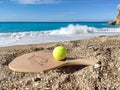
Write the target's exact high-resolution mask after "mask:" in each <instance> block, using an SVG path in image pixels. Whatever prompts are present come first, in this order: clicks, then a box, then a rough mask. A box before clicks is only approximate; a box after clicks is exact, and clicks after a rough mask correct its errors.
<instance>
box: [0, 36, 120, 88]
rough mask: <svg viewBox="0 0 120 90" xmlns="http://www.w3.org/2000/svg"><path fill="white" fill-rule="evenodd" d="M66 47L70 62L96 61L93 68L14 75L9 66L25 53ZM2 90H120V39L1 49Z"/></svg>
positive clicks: (50, 50) (64, 42)
mask: <svg viewBox="0 0 120 90" xmlns="http://www.w3.org/2000/svg"><path fill="white" fill-rule="evenodd" d="M58 45H62V46H64V47H65V48H66V50H67V57H69V58H80V59H88V58H96V59H98V60H99V62H98V63H97V64H96V65H93V66H81V65H79V66H69V67H67V66H64V67H61V68H55V69H52V70H49V71H44V72H40V73H20V72H14V71H11V70H10V69H9V68H8V64H9V63H10V62H11V61H12V60H13V59H14V58H16V57H18V56H20V55H23V54H25V53H30V52H37V51H47V52H52V50H53V49H54V48H55V47H56V46H58ZM0 89H1V90H120V35H112V36H106V35H101V36H97V37H92V38H87V39H81V40H73V41H72V40H69V41H63V42H50V43H40V44H29V45H16V46H9V47H0Z"/></svg>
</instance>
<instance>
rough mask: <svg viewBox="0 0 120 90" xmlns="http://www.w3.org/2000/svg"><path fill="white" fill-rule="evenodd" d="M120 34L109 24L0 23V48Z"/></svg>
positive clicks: (116, 28) (118, 27)
mask: <svg viewBox="0 0 120 90" xmlns="http://www.w3.org/2000/svg"><path fill="white" fill-rule="evenodd" d="M116 34H120V26H110V25H108V22H0V46H1V47H3V46H12V45H23V44H33V43H34V44H37V43H46V42H59V41H70V40H78V39H84V38H90V37H95V36H100V35H116Z"/></svg>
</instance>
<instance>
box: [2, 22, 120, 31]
mask: <svg viewBox="0 0 120 90" xmlns="http://www.w3.org/2000/svg"><path fill="white" fill-rule="evenodd" d="M107 23H108V22H0V33H13V32H29V31H50V30H56V29H57V30H58V29H60V28H62V27H67V26H68V25H70V24H72V25H81V26H82V25H86V26H88V27H95V28H115V27H118V26H110V25H108V24H107Z"/></svg>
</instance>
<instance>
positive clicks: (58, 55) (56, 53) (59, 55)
mask: <svg viewBox="0 0 120 90" xmlns="http://www.w3.org/2000/svg"><path fill="white" fill-rule="evenodd" d="M66 54H67V53H66V49H65V48H64V47H63V46H57V47H55V48H54V50H53V57H54V58H55V60H63V59H65V57H66Z"/></svg>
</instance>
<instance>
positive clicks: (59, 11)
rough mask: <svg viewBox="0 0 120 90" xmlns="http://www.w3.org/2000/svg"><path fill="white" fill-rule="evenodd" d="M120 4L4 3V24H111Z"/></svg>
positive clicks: (0, 9)
mask: <svg viewBox="0 0 120 90" xmlns="http://www.w3.org/2000/svg"><path fill="white" fill-rule="evenodd" d="M118 4H120V0H0V22H8V21H12V22H79V21H109V20H113V19H114V17H115V16H116V14H117V13H118V9H117V5H118Z"/></svg>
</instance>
